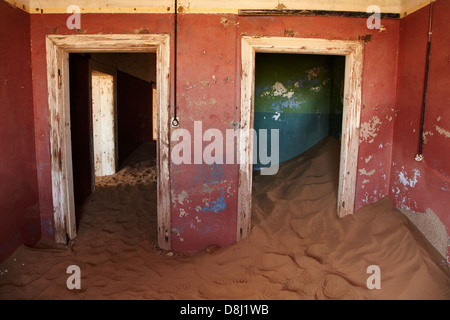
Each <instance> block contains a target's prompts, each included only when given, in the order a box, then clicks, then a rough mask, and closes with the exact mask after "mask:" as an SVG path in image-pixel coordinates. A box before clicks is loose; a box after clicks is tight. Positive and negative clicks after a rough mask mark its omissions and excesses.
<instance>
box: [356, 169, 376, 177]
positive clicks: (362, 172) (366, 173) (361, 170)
mask: <svg viewBox="0 0 450 320" xmlns="http://www.w3.org/2000/svg"><path fill="white" fill-rule="evenodd" d="M358 171H359V174H360V175H364V176H371V175H373V174H374V173H375V172H376V170H375V169H372V170H371V171H369V172H367V171H366V169H365V168H363V169H359V170H358Z"/></svg>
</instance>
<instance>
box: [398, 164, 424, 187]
mask: <svg viewBox="0 0 450 320" xmlns="http://www.w3.org/2000/svg"><path fill="white" fill-rule="evenodd" d="M402 168H403V167H402ZM413 172H414V176H413V177H412V178H409V177H408V175H407V173H406V172H405V171H403V170H402V171H401V172H400V173H399V174H398V178H399V180H400V182H401V183H402V184H403V185H404V186H405V187H406V186H409V187H411V188H414V186H415V185H416V184H417V182H418V180H417V177H420V171H419V170H418V169H414V170H413Z"/></svg>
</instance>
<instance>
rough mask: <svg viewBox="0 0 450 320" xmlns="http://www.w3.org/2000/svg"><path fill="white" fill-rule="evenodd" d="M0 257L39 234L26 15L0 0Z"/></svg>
mask: <svg viewBox="0 0 450 320" xmlns="http://www.w3.org/2000/svg"><path fill="white" fill-rule="evenodd" d="M0 48H1V50H0V66H1V67H0V81H1V85H0V114H1V117H0V159H1V160H0V221H1V222H0V262H1V261H2V260H4V259H5V258H6V257H8V256H9V255H10V254H11V253H12V252H13V251H14V250H15V249H16V248H17V247H18V246H19V245H21V244H26V245H32V244H34V243H36V242H37V241H38V240H39V238H40V221H39V198H38V190H37V180H36V165H35V160H36V159H35V149H34V130H33V100H32V97H33V96H32V95H33V93H32V88H31V52H30V18H29V15H28V14H27V13H25V12H23V11H21V10H19V9H15V8H13V7H11V6H9V5H8V4H6V3H5V2H4V1H0Z"/></svg>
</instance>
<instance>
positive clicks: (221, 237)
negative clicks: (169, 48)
mask: <svg viewBox="0 0 450 320" xmlns="http://www.w3.org/2000/svg"><path fill="white" fill-rule="evenodd" d="M68 16H69V15H60V14H51V15H32V16H31V39H32V43H33V48H32V60H33V65H34V68H33V91H34V108H35V125H36V155H37V167H38V171H39V193H40V199H41V202H40V209H41V212H42V231H43V234H44V235H45V236H47V237H50V238H51V237H52V236H53V228H52V220H53V210H52V202H51V172H50V152H49V135H48V134H49V132H48V124H49V123H48V117H47V114H48V112H47V109H48V103H47V81H46V60H45V35H46V34H49V33H57V34H70V33H74V32H73V31H72V30H68V29H67V28H66V19H67V18H68ZM382 24H383V26H384V30H381V31H379V30H368V29H367V28H366V19H356V18H338V17H289V16H286V17H282V16H276V17H238V16H236V15H215V14H198V15H196V14H189V15H182V14H181V15H179V24H178V27H179V35H178V41H179V42H178V52H179V53H178V75H177V80H178V86H177V99H178V102H177V105H178V108H179V109H178V110H179V111H178V115H179V117H180V128H184V129H188V130H190V131H191V134H192V136H193V123H194V121H200V120H201V121H203V132H204V131H205V130H207V129H208V128H218V129H220V130H222V131H223V132H224V131H225V129H227V128H230V126H231V122H232V121H233V120H234V119H239V108H238V107H239V100H240V97H239V94H240V37H241V35H243V34H246V35H257V36H261V35H266V36H284V34H285V32H286V31H289V33H290V34H292V32H293V33H295V34H296V36H298V37H312V38H326V39H343V40H358V38H359V37H360V36H363V35H365V34H371V35H372V39H371V41H370V43H368V44H367V45H366V47H365V62H364V76H363V77H364V78H363V88H362V90H363V96H362V101H363V109H362V114H361V122H362V123H367V125H370V124H371V123H373V124H374V127H375V129H374V130H375V131H374V132H375V134H376V136H373V139H370V140H363V141H361V146H360V161H359V169H361V170H362V172H363V173H365V172H371V171H372V170H374V173H372V174H371V175H365V174H360V175H359V176H358V182H357V183H358V185H357V195H356V208H357V209H358V208H360V207H362V206H364V205H366V204H369V203H372V202H374V201H376V200H379V199H381V198H382V197H384V196H386V195H388V193H389V175H390V170H391V166H390V161H391V152H392V134H393V117H394V106H395V97H396V92H395V86H396V83H397V79H396V70H397V52H398V40H399V39H398V35H399V25H400V22H399V21H398V20H383V21H382ZM81 28H82V31H81V32H82V33H86V34H96V33H104V34H107V33H135V32H139V31H142V30H143V29H146V30H148V32H149V33H171V34H172V30H173V15H169V14H167V15H166V14H114V15H110V14H84V15H82V17H81ZM172 64H173V60H172ZM172 68H173V67H172ZM172 81H173V78H172ZM172 99H173V95H172ZM236 107H237V109H236ZM374 119H378V120H379V122H378V121H375V120H374ZM206 144H207V143H204V146H205V145H206ZM368 159H369V160H368ZM237 184H238V167H237V165H215V166H214V165H213V166H209V165H206V164H205V165H174V164H171V186H172V231H173V239H172V240H173V249H174V250H177V251H187V252H192V251H197V250H201V249H203V248H205V247H206V246H208V245H211V244H216V245H221V246H224V245H228V244H231V243H233V242H234V241H235V238H236V214H237V212H236V211H237Z"/></svg>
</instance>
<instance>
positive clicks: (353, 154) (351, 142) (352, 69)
mask: <svg viewBox="0 0 450 320" xmlns="http://www.w3.org/2000/svg"><path fill="white" fill-rule="evenodd" d="M363 49H364V42H363V41H343V40H325V39H306V38H285V37H251V36H243V37H242V39H241V63H242V69H241V122H240V125H241V126H240V128H241V136H240V141H239V154H240V157H241V161H240V167H239V190H238V216H237V241H239V240H240V239H242V238H244V237H246V236H247V235H248V234H249V233H250V228H251V199H252V163H251V161H250V159H251V158H252V156H253V134H251V132H252V129H253V127H254V123H253V122H254V120H253V117H254V101H255V100H254V88H255V53H256V52H266V53H296V54H319V55H341V56H345V80H344V101H343V102H344V105H343V119H342V136H341V156H340V169H339V172H340V173H339V189H338V200H337V214H338V216H339V217H344V216H346V215H348V214H353V212H354V203H355V190H356V177H357V164H358V149H359V125H360V111H361V82H362V69H363Z"/></svg>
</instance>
